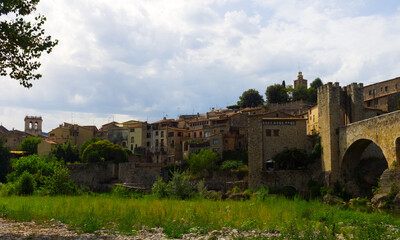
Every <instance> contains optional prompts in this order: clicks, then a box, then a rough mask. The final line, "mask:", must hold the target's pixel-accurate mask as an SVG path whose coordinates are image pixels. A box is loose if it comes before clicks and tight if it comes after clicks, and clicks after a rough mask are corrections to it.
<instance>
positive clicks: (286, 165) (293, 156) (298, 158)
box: [273, 148, 308, 170]
mask: <svg viewBox="0 0 400 240" xmlns="http://www.w3.org/2000/svg"><path fill="white" fill-rule="evenodd" d="M273 159H274V161H275V162H276V164H277V167H278V169H286V170H287V169H297V168H301V167H306V166H307V164H308V155H307V153H306V150H304V149H300V148H290V149H286V150H283V151H282V152H280V153H277V154H276V155H275V156H274V157H273Z"/></svg>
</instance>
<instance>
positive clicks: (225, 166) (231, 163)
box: [221, 160, 243, 171]
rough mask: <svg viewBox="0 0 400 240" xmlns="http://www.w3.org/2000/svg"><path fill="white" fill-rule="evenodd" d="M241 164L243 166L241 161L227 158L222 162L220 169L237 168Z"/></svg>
mask: <svg viewBox="0 0 400 240" xmlns="http://www.w3.org/2000/svg"><path fill="white" fill-rule="evenodd" d="M242 166H243V162H242V161H235V160H227V161H224V162H223V163H222V165H221V170H223V171H226V170H237V169H240V168H241V167H242Z"/></svg>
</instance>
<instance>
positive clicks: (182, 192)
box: [168, 171, 194, 199]
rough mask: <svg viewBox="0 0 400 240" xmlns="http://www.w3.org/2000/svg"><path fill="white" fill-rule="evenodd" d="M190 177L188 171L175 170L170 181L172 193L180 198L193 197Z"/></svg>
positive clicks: (169, 185) (169, 186)
mask: <svg viewBox="0 0 400 240" xmlns="http://www.w3.org/2000/svg"><path fill="white" fill-rule="evenodd" d="M189 179H190V175H189V173H188V172H179V171H175V172H174V173H173V174H172V178H171V181H170V182H169V183H168V188H169V189H170V193H171V195H172V196H175V197H178V198H180V199H187V198H190V197H192V196H193V193H194V191H193V186H192V184H191V183H190V181H189Z"/></svg>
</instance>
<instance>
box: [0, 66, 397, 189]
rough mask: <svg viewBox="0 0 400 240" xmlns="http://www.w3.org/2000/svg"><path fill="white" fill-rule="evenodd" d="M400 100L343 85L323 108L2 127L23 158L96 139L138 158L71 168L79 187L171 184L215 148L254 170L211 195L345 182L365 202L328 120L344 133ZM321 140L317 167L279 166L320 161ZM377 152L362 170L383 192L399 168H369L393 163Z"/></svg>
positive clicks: (0, 132)
mask: <svg viewBox="0 0 400 240" xmlns="http://www.w3.org/2000/svg"><path fill="white" fill-rule="evenodd" d="M307 84H308V82H307V80H306V79H304V78H303V75H302V73H301V72H299V74H298V77H297V79H296V80H294V87H295V88H296V87H299V86H302V85H303V86H306V87H307ZM326 89H328V90H326ZM329 89H330V90H329ZM335 89H339V90H338V95H337V96H336V97H337V102H338V105H337V111H336V112H333V110H332V109H334V108H333V107H330V105H329V104H332V103H331V102H333V101H334V100H332V99H333V98H334V97H335V96H334V95H332V93H333V92H335V91H336V90H335ZM357 94H358V95H357ZM399 97H400V78H395V79H391V80H387V81H382V82H379V83H376V84H372V85H369V86H362V84H358V85H357V84H352V85H349V86H347V87H340V86H339V84H338V83H335V84H332V83H327V84H326V85H324V86H321V87H320V88H318V103H317V104H313V103H309V102H307V101H304V100H300V101H292V102H287V103H282V104H267V105H265V106H259V107H253V108H233V109H214V108H213V109H211V111H209V112H206V113H197V114H193V115H181V116H179V118H178V119H167V118H163V119H161V120H159V121H156V122H153V123H148V122H141V121H136V120H130V121H127V122H122V123H118V122H114V121H113V122H109V123H106V124H104V125H102V126H101V127H100V128H99V129H98V128H97V127H96V126H81V125H78V124H71V123H66V122H64V123H62V124H60V125H59V127H57V128H55V129H53V130H51V131H50V132H49V133H48V134H44V133H42V124H43V119H42V117H40V116H26V117H25V119H24V120H25V129H24V131H19V130H14V129H12V130H7V129H6V128H5V127H4V126H0V136H1V137H3V138H4V139H5V145H6V146H8V147H9V148H10V149H11V150H12V151H16V150H17V148H18V146H20V144H21V142H22V141H23V139H24V138H26V137H29V136H35V137H41V138H42V141H41V142H40V143H39V145H38V150H37V151H38V155H41V156H46V155H49V154H50V153H51V152H52V150H53V149H54V148H55V147H56V146H57V145H60V144H66V143H67V142H70V143H71V144H72V145H76V146H77V147H78V149H79V147H80V146H81V145H82V144H84V143H85V142H86V141H88V140H90V139H92V138H94V137H97V138H99V139H101V140H108V141H110V142H111V143H113V144H116V145H119V146H121V147H122V148H123V149H126V150H129V151H130V152H131V154H130V156H129V159H128V162H124V163H118V164H110V165H109V166H107V167H96V166H86V165H70V166H69V168H70V169H71V177H72V178H73V179H74V180H75V181H76V182H77V183H81V184H85V185H87V186H90V187H93V188H96V187H101V185H102V184H109V183H126V184H131V185H133V186H143V187H149V186H151V185H152V184H153V183H154V181H155V180H156V179H157V178H158V177H160V176H161V177H163V174H165V173H163V171H162V169H165V167H166V166H171V165H176V166H179V165H182V164H183V163H184V161H185V159H187V158H188V157H189V155H190V154H192V153H198V152H199V151H200V150H201V149H209V150H212V151H213V152H216V153H218V155H219V157H220V159H227V158H228V159H229V156H228V155H229V154H231V155H232V154H243V153H245V154H246V155H247V154H248V155H247V156H248V159H246V161H245V164H247V165H248V175H247V176H246V177H238V176H237V175H230V174H222V175H218V176H217V175H214V176H210V177H209V179H208V180H207V181H206V183H207V184H208V186H209V188H215V189H221V188H227V187H229V186H228V185H229V184H230V183H233V184H239V185H240V184H241V186H243V188H246V187H247V186H248V187H251V188H256V187H259V186H260V185H264V186H269V187H283V186H291V187H293V188H295V189H296V190H297V191H300V192H301V191H306V190H307V189H306V188H307V186H309V183H310V182H317V183H321V184H326V185H329V184H332V183H333V182H334V181H344V182H345V183H346V188H347V190H349V191H350V192H352V193H354V194H356V195H357V194H359V193H360V190H359V188H357V187H355V186H354V181H352V180H349V178H346V177H343V174H342V172H340V171H339V170H337V171H336V170H335V169H336V168H335V163H332V161H333V160H332V159H334V158H335V157H334V156H333V154H332V152H334V151H337V150H332V152H331V149H329V148H330V147H328V144H329V146H330V145H332V146H335V143H334V141H333V140H332V139H333V138H334V137H332V136H333V135H335V134H337V131H338V130H337V129H331V128H332V126H333V125H332V124H330V121H331V120H330V119H328V118H329V117H330V118H332V119H335V121H336V122H337V126H338V127H340V126H346V125H349V124H351V123H354V122H356V121H359V120H363V119H369V118H372V117H376V116H381V115H384V114H387V113H390V112H393V111H395V110H397V109H398V107H399V106H398V99H399ZM335 101H336V100H335ZM332 106H333V105H332ZM325 111H327V112H328V116H327V115H326V114H325ZM356 111H358V112H356ZM334 114H335V115H334ZM329 124H330V125H329ZM327 125H329V126H327ZM327 129H328V130H327ZM321 141H322V146H323V153H322V155H321V154H320V155H319V156H316V161H314V162H313V163H310V164H307V163H303V164H302V163H298V162H293V163H285V164H282V162H279V161H277V159H275V158H276V156H277V154H279V153H281V152H283V151H285V150H290V149H302V150H304V151H305V152H306V153H307V154H312V153H313V149H315V146H316V145H318V144H320V145H321ZM335 141H339V140H335ZM396 144H398V143H397V142H396ZM372 145H374V144H373V141H372V144H371V141H370V142H368V144H366V146H364V147H363V148H362V149H361V150H362V151H361V153H362V152H363V151H364V150H365V151H364V153H363V154H364V155H363V156H362V157H360V159H359V160H358V163H357V164H360V163H361V162H362V166H368V168H373V169H378V172H375V173H369V172H368V169H365V167H364V168H362V167H361V168H362V169H361V170H362V171H364V172H363V176H364V177H365V176H366V178H371V179H373V178H374V180H370V179H365V181H364V183H367V184H369V185H368V186H372V185H376V178H377V177H379V176H380V175H381V174H382V172H383V171H384V170H385V169H387V168H389V167H390V166H388V164H387V162H393V161H394V162H396V161H397V160H392V159H390V160H389V159H386V161H384V163H383V164H380V165H379V164H377V163H376V162H379V161H371V162H369V163H368V162H363V161H364V160H365V159H372V158H374V159H377V158H385V156H386V154H385V153H384V154H382V150H381V149H379V148H380V146H378V147H377V146H376V144H375V146H372ZM338 146H339V145H338ZM381 148H382V147H381ZM361 153H359V154H360V155H361ZM329 154H330V155H329ZM227 156H228V157H227ZM363 159H364V160H363ZM247 161H248V162H247ZM385 164H386V165H385ZM338 169H339V168H338ZM339 175H340V176H339ZM346 176H348V175H346ZM374 181H375V182H374Z"/></svg>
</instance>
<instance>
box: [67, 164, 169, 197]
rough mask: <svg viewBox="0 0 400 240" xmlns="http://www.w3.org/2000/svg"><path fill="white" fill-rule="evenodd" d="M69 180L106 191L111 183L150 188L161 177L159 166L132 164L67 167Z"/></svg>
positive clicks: (96, 189)
mask: <svg viewBox="0 0 400 240" xmlns="http://www.w3.org/2000/svg"><path fill="white" fill-rule="evenodd" d="M67 167H68V168H69V169H70V172H71V179H72V180H74V181H75V182H76V183H77V184H79V185H84V186H88V187H89V188H90V189H92V190H95V191H103V190H107V189H108V188H109V187H110V186H111V184H113V183H129V184H133V185H136V186H140V187H144V188H151V186H152V185H153V183H154V182H155V181H156V180H157V179H158V178H159V177H160V176H162V171H161V167H160V166H140V167H137V166H135V163H134V162H125V163H119V164H114V163H109V164H104V165H103V164H87V165H86V164H85V165H78V164H76V165H67Z"/></svg>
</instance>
